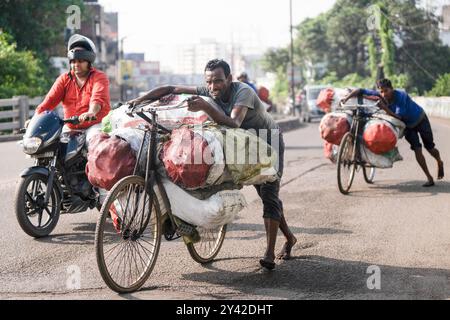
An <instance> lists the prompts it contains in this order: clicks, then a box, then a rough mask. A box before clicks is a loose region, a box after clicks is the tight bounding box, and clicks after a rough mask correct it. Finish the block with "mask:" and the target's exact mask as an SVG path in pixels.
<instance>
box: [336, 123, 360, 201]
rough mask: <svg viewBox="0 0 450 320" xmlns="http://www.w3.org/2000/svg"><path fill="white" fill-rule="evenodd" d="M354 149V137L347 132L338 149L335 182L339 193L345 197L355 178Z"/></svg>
mask: <svg viewBox="0 0 450 320" xmlns="http://www.w3.org/2000/svg"><path fill="white" fill-rule="evenodd" d="M353 149H354V137H353V135H352V134H351V133H350V132H347V133H346V134H345V135H344V137H343V138H342V141H341V145H340V147H339V153H338V160H337V180H338V187H339V191H340V192H341V193H342V194H344V195H346V194H348V193H349V191H350V188H351V186H352V183H353V180H354V178H355V172H356V161H355V159H354V158H355V154H356V153H355V152H353Z"/></svg>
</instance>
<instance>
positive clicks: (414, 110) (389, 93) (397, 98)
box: [342, 79, 444, 187]
mask: <svg viewBox="0 0 450 320" xmlns="http://www.w3.org/2000/svg"><path fill="white" fill-rule="evenodd" d="M377 88H378V89H379V90H380V92H378V91H374V90H368V89H356V90H354V91H353V92H351V93H350V94H349V95H348V96H347V97H345V98H344V99H343V100H342V102H344V103H345V102H347V101H348V99H350V98H352V97H355V96H358V95H365V96H378V97H380V98H381V103H380V107H381V108H382V109H383V110H384V111H386V113H387V114H389V115H390V116H393V117H395V118H397V119H400V120H401V121H403V122H404V123H405V124H406V129H405V138H406V140H407V141H408V142H409V144H410V145H411V150H413V151H414V152H415V154H416V159H417V162H418V163H419V165H420V167H421V168H422V170H423V172H424V173H425V175H426V176H427V179H428V181H427V183H425V184H424V185H423V186H424V187H432V186H434V180H433V177H432V176H431V174H430V172H429V171H428V166H427V163H426V161H425V157H424V156H423V153H422V145H421V143H420V140H419V135H420V137H421V138H422V142H423V144H424V146H425V149H427V151H428V152H429V153H430V154H431V155H432V156H433V158H435V159H436V161H437V165H438V175H437V178H438V180H441V179H443V178H444V163H443V162H442V160H441V157H440V154H439V151H438V150H437V149H436V148H435V144H434V139H433V131H432V130H431V125H430V121H429V120H428V117H427V115H426V113H425V111H424V110H423V109H422V107H420V106H419V105H418V104H417V103H415V102H414V101H413V100H412V99H411V97H410V96H409V95H408V94H407V93H406V92H404V91H400V90H394V88H393V86H392V83H391V81H390V80H388V79H382V80H379V81H377Z"/></svg>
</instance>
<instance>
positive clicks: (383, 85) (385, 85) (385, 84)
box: [377, 79, 394, 89]
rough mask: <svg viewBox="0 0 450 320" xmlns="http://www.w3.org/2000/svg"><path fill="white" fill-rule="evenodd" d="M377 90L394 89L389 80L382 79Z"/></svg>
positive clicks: (378, 82)
mask: <svg viewBox="0 0 450 320" xmlns="http://www.w3.org/2000/svg"><path fill="white" fill-rule="evenodd" d="M377 88H390V89H393V88H394V87H393V86H392V82H391V80H389V79H380V80H378V81H377Z"/></svg>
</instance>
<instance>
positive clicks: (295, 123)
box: [276, 117, 304, 132]
mask: <svg viewBox="0 0 450 320" xmlns="http://www.w3.org/2000/svg"><path fill="white" fill-rule="evenodd" d="M276 123H278V125H279V126H280V130H281V132H288V131H292V130H295V129H298V128H300V127H302V126H304V124H302V123H300V119H299V118H298V117H288V118H285V119H281V120H276Z"/></svg>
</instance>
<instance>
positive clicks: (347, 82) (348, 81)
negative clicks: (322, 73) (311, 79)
mask: <svg viewBox="0 0 450 320" xmlns="http://www.w3.org/2000/svg"><path fill="white" fill-rule="evenodd" d="M318 84H323V85H332V86H333V87H337V88H372V87H373V86H374V85H375V83H374V81H373V80H372V79H371V78H370V77H362V76H360V75H359V74H357V73H351V74H348V75H346V76H344V77H343V78H338V77H337V75H336V72H331V73H330V74H328V75H327V76H326V77H324V78H323V79H321V80H320V81H318Z"/></svg>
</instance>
